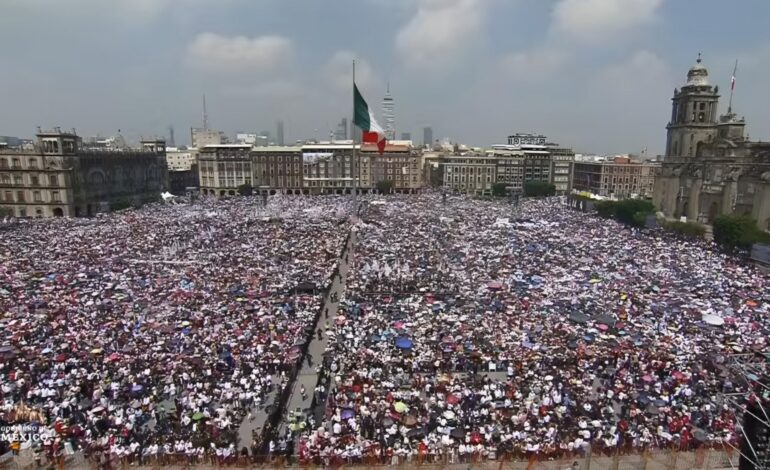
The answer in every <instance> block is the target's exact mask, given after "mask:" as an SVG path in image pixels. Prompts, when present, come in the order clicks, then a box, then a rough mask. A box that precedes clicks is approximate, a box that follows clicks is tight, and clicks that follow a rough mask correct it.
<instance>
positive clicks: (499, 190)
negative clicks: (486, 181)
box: [492, 183, 508, 197]
mask: <svg viewBox="0 0 770 470" xmlns="http://www.w3.org/2000/svg"><path fill="white" fill-rule="evenodd" d="M507 192H508V189H507V188H506V186H505V183H495V184H493V185H492V195H493V196H495V197H505V195H506V193H507Z"/></svg>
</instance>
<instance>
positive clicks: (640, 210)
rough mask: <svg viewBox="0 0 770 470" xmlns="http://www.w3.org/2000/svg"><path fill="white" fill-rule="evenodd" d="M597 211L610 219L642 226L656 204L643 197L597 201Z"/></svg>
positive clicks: (653, 210)
mask: <svg viewBox="0 0 770 470" xmlns="http://www.w3.org/2000/svg"><path fill="white" fill-rule="evenodd" d="M595 207H596V212H597V213H598V214H599V215H600V216H602V217H606V218H608V219H610V218H611V219H617V220H619V221H620V222H623V223H624V224H628V225H635V226H637V227H642V226H644V224H645V221H646V220H647V216H648V215H650V214H653V213H654V212H655V206H654V205H653V204H652V203H651V202H650V201H645V200H643V199H624V200H622V201H601V202H597V203H596V205H595Z"/></svg>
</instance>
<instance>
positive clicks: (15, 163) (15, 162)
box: [13, 158, 21, 168]
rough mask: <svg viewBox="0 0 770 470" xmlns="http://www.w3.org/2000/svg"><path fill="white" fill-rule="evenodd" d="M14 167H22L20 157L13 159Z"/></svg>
mask: <svg viewBox="0 0 770 470" xmlns="http://www.w3.org/2000/svg"><path fill="white" fill-rule="evenodd" d="M13 167H14V168H21V161H20V160H19V159H18V158H14V159H13Z"/></svg>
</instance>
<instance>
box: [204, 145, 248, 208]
mask: <svg viewBox="0 0 770 470" xmlns="http://www.w3.org/2000/svg"><path fill="white" fill-rule="evenodd" d="M250 152H251V145H235V144H222V145H207V146H206V147H203V148H201V149H199V153H198V171H199V173H200V176H199V179H200V192H201V194H202V195H204V196H235V195H237V194H238V189H239V188H240V187H242V186H248V187H251V186H252V185H253V183H254V179H253V173H252V166H251V155H250Z"/></svg>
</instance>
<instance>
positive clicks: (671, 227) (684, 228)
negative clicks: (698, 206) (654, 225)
mask: <svg viewBox="0 0 770 470" xmlns="http://www.w3.org/2000/svg"><path fill="white" fill-rule="evenodd" d="M662 226H663V228H664V229H666V230H668V231H669V232H674V233H675V234H676V235H678V236H680V237H682V238H703V235H705V233H706V227H704V226H703V225H701V224H699V223H696V222H679V221H678V220H674V221H671V222H663V224H662Z"/></svg>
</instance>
